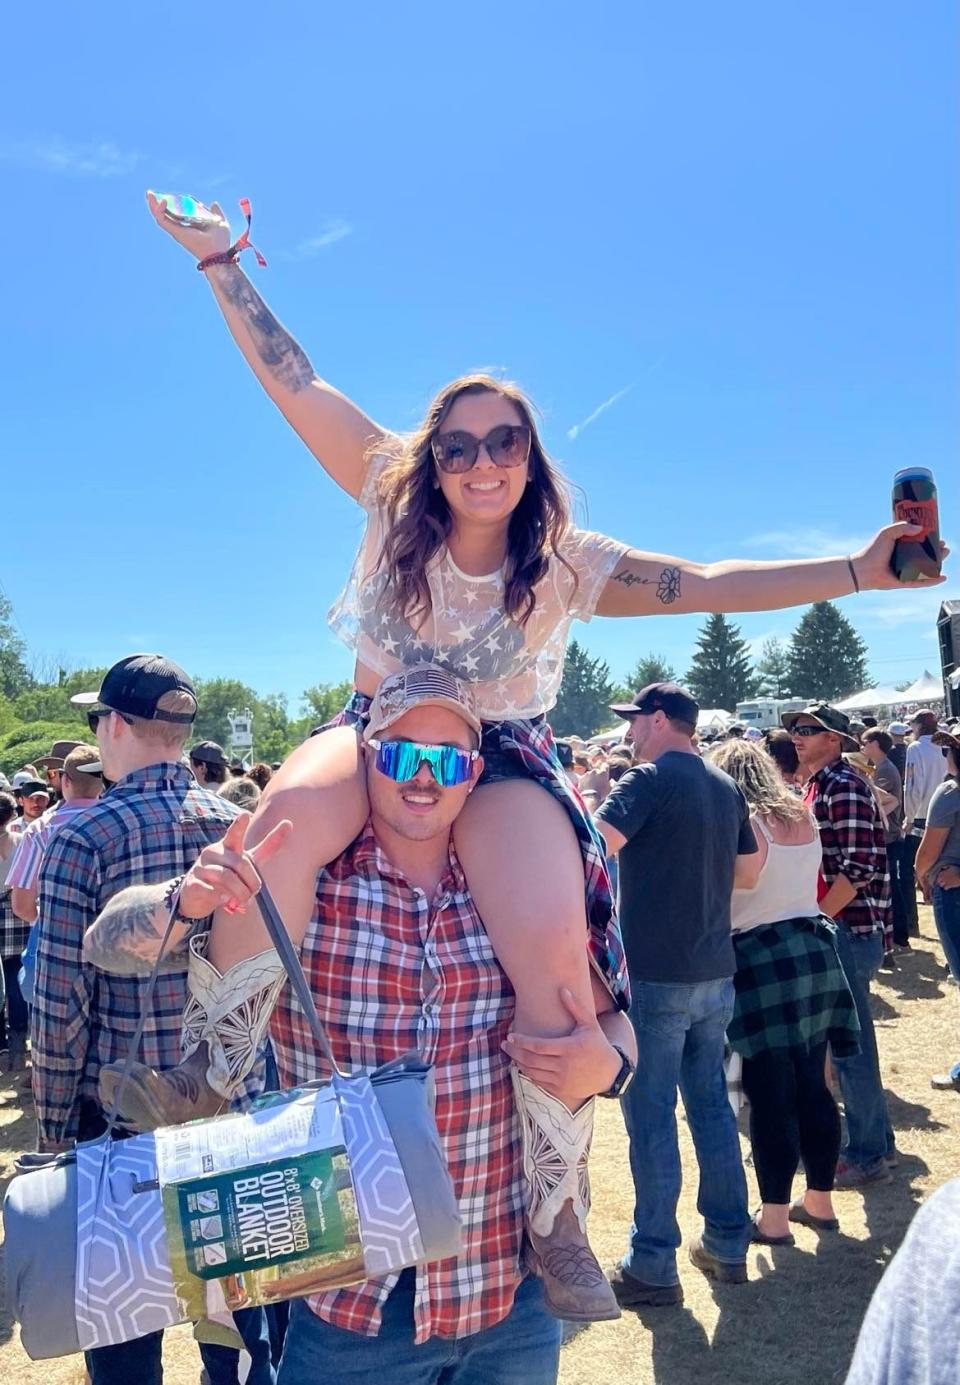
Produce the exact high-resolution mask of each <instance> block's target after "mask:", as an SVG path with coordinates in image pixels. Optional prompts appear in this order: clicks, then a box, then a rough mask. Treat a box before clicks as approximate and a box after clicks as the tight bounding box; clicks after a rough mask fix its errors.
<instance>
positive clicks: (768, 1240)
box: [750, 1212, 797, 1246]
mask: <svg viewBox="0 0 960 1385" xmlns="http://www.w3.org/2000/svg"><path fill="white" fill-rule="evenodd" d="M759 1217H760V1213H759V1212H754V1214H753V1235H752V1236H751V1237H750V1239H751V1241H753V1242H754V1244H755V1245H758V1246H795V1245H796V1244H797V1242H796V1238H795V1237H794V1236H793V1235H792V1234H791V1233H790V1232H789V1231H788V1232H787V1234H786V1235H785V1236H768V1235H767V1234H766V1233H765V1232H763V1231H761V1230H760V1227H759V1225H758V1224H757V1223H758V1218H759Z"/></svg>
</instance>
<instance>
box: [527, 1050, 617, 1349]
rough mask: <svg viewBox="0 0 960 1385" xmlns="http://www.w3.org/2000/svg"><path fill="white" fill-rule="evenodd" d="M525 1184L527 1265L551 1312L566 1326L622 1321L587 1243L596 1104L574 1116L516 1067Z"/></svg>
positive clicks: (587, 1105) (588, 1104)
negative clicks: (537, 1278)
mask: <svg viewBox="0 0 960 1385" xmlns="http://www.w3.org/2000/svg"><path fill="white" fill-rule="evenodd" d="M511 1075H512V1077H513V1091H514V1096H515V1098H516V1103H517V1110H518V1112H519V1114H520V1126H521V1130H522V1132H523V1171H524V1174H525V1175H526V1179H527V1187H528V1194H527V1197H528V1201H527V1236H528V1240H529V1246H530V1249H529V1252H528V1256H527V1259H528V1263H529V1266H530V1268H531V1269H532V1270H533V1271H534V1273H535V1274H537V1275H539V1276H540V1278H541V1279H542V1280H543V1290H544V1300H545V1303H546V1306H547V1308H548V1309H549V1310H550V1312H551V1313H553V1314H554V1315H555V1316H556V1317H558V1318H565V1319H567V1321H569V1322H600V1321H603V1320H604V1319H607V1318H619V1317H620V1308H619V1306H618V1304H617V1300H616V1299H615V1298H614V1295H613V1290H612V1289H611V1287H610V1285H609V1283H608V1282H607V1278H606V1276H605V1275H604V1273H603V1270H602V1269H601V1268H600V1265H599V1263H598V1261H597V1257H596V1256H595V1255H594V1253H593V1251H592V1250H591V1249H590V1244H589V1242H588V1240H587V1213H588V1212H589V1210H590V1179H589V1176H588V1173H587V1157H588V1155H589V1153H590V1141H591V1140H592V1138H593V1108H594V1098H593V1097H591V1098H590V1100H589V1101H587V1102H585V1103H584V1104H583V1106H581V1107H580V1109H579V1111H576V1112H573V1111H571V1110H570V1109H569V1108H568V1107H567V1106H565V1105H564V1104H563V1102H562V1101H559V1100H558V1099H557V1098H556V1097H554V1096H551V1095H550V1094H549V1092H545V1091H544V1090H543V1088H542V1087H538V1086H537V1084H536V1083H535V1082H531V1081H530V1079H529V1077H524V1075H523V1073H522V1072H520V1070H519V1068H517V1067H512V1068H511Z"/></svg>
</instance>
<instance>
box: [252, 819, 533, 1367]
mask: <svg viewBox="0 0 960 1385" xmlns="http://www.w3.org/2000/svg"><path fill="white" fill-rule="evenodd" d="M301 962H302V964H303V970H304V972H305V974H306V977H307V980H308V982H309V984H310V989H311V992H312V993H313V996H314V998H315V1001H316V1005H317V1010H318V1012H319V1014H320V1018H321V1020H322V1021H323V1024H324V1026H325V1028H326V1029H327V1032H328V1033H329V1035H330V1041H331V1044H332V1046H333V1051H334V1053H335V1054H336V1058H337V1062H338V1063H339V1064H340V1065H341V1066H342V1067H344V1068H347V1069H355V1068H374V1067H377V1066H379V1065H380V1064H381V1063H385V1062H388V1061H389V1060H390V1059H392V1058H397V1057H399V1056H400V1055H402V1054H404V1053H408V1052H409V1051H410V1050H411V1049H416V1050H418V1051H419V1053H420V1054H421V1056H422V1057H423V1058H424V1060H425V1061H427V1062H429V1063H432V1064H434V1066H435V1074H436V1083H437V1105H436V1113H437V1126H438V1129H439V1132H440V1139H441V1141H442V1144H443V1148H444V1153H445V1155H446V1158H447V1163H448V1165H449V1168H450V1174H451V1176H452V1179H453V1184H454V1188H455V1189H456V1192H457V1198H458V1201H459V1206H460V1215H461V1217H462V1219H463V1245H462V1249H461V1252H460V1254H459V1256H457V1257H454V1258H451V1259H448V1260H441V1261H436V1262H434V1263H431V1264H427V1265H421V1266H419V1267H418V1269H417V1271H416V1277H417V1288H416V1298H415V1304H414V1318H415V1327H416V1340H417V1342H424V1341H426V1340H427V1338H429V1337H433V1336H439V1337H446V1338H458V1337H465V1336H469V1335H471V1334H472V1333H475V1332H479V1331H480V1330H481V1329H483V1328H487V1327H491V1326H493V1325H494V1324H495V1323H497V1322H500V1321H501V1320H502V1319H503V1318H505V1317H506V1316H507V1314H508V1313H509V1312H510V1309H511V1307H512V1306H513V1298H514V1293H515V1291H516V1288H517V1285H518V1284H519V1282H520V1279H521V1271H520V1265H519V1256H520V1246H521V1240H522V1236H523V1206H524V1185H523V1178H522V1161H521V1148H520V1136H519V1126H518V1122H517V1117H516V1113H515V1110H514V1100H513V1092H512V1089H511V1085H510V1075H509V1060H508V1059H507V1057H506V1055H505V1054H504V1053H503V1052H502V1050H501V1047H500V1045H501V1044H502V1042H503V1040H504V1039H505V1038H506V1035H507V1032H508V1030H509V1026H510V1023H511V1020H512V1018H513V1013H514V999H513V991H512V989H511V986H510V982H509V980H508V979H507V977H506V975H505V974H504V972H503V971H502V969H501V967H500V965H499V963H498V962H497V959H496V956H495V954H494V951H493V948H492V946H491V944H490V940H489V938H488V937H487V934H486V932H485V930H484V927H483V924H482V922H481V920H480V917H479V915H478V913H477V910H476V907H475V906H474V904H473V901H472V899H471V897H470V894H469V892H468V890H467V886H466V882H465V880H464V877H463V873H462V871H461V869H460V866H459V864H458V862H457V859H456V855H455V853H454V850H453V847H452V845H451V847H450V858H449V868H448V871H447V873H446V875H445V877H444V879H443V880H442V882H441V884H440V886H439V888H438V890H437V893H436V895H435V896H434V898H433V899H432V900H430V899H428V898H427V897H426V895H425V894H424V892H423V890H421V889H418V888H414V887H413V886H411V885H410V884H409V882H408V881H407V880H406V878H405V877H404V876H403V875H402V874H401V873H400V872H399V871H398V870H397V869H396V868H395V867H394V866H393V865H392V864H391V863H390V861H388V860H387V858H386V857H385V856H384V854H383V852H382V851H381V849H380V847H379V845H378V843H377V841H376V838H375V837H374V835H373V832H372V830H371V828H370V825H369V824H368V825H367V827H366V828H365V830H364V831H363V832H362V833H361V835H360V836H359V837H358V838H357V839H356V841H355V842H354V843H353V845H352V846H350V847H349V848H348V849H347V851H345V852H344V853H343V855H342V856H340V857H338V858H337V860H336V861H334V862H333V863H332V864H331V865H330V866H328V867H327V868H326V869H325V870H323V871H321V872H320V874H319V876H318V879H317V895H316V906H315V909H314V913H313V917H312V919H311V922H310V926H309V928H308V930H307V935H306V938H305V939H304V943H303V948H302V951H301ZM271 1033H272V1038H273V1043H274V1050H275V1053H276V1058H277V1066H278V1069H279V1072H280V1078H281V1085H282V1086H283V1087H292V1086H298V1085H300V1084H302V1083H304V1082H310V1081H314V1080H316V1079H317V1078H326V1077H329V1075H330V1074H329V1072H328V1071H327V1069H326V1065H325V1063H324V1060H323V1058H322V1057H321V1055H320V1054H319V1053H318V1052H317V1051H316V1044H315V1042H314V1039H313V1037H312V1035H311V1033H310V1029H309V1027H308V1025H307V1022H306V1020H305V1018H304V1015H303V1012H302V1010H301V1009H300V1007H299V1005H298V1003H297V1001H296V999H295V998H294V996H293V994H292V992H291V989H290V988H289V987H285V988H284V990H283V992H282V993H281V997H280V1002H279V1004H278V1007H277V1010H276V1012H275V1014H274V1018H273V1024H272V1030H271ZM397 1278H398V1276H397V1275H388V1276H383V1277H381V1278H377V1279H368V1280H366V1281H364V1282H363V1283H362V1284H359V1285H355V1286H353V1287H350V1288H346V1289H338V1290H333V1291H331V1292H326V1293H322V1294H317V1295H314V1296H312V1297H311V1298H309V1300H308V1302H309V1304H310V1307H311V1308H312V1309H313V1311H314V1312H315V1313H317V1314H318V1315H319V1316H320V1317H321V1318H323V1319H324V1320H325V1321H327V1322H330V1323H333V1324H334V1325H335V1326H337V1327H341V1328H346V1329H347V1330H349V1331H352V1332H357V1333H361V1334H365V1335H367V1336H375V1335H376V1334H377V1332H378V1331H379V1328H380V1323H381V1312H382V1308H383V1304H384V1302H385V1300H386V1298H387V1295H388V1294H389V1292H390V1290H391V1289H392V1288H393V1286H394V1285H395V1284H396V1282H397Z"/></svg>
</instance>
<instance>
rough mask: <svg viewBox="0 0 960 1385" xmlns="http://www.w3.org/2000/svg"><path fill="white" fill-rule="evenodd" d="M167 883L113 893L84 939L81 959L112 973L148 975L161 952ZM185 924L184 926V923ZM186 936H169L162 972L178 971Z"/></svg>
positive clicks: (189, 931) (181, 962)
mask: <svg viewBox="0 0 960 1385" xmlns="http://www.w3.org/2000/svg"><path fill="white" fill-rule="evenodd" d="M166 893H167V884H166V882H164V881H162V882H161V883H160V884H159V885H130V886H129V887H128V888H127V889H125V890H121V891H120V893H119V894H116V895H114V897H113V899H111V900H110V902H109V904H108V905H107V906H106V908H105V909H104V910H103V912H102V913H101V914H100V916H99V918H98V919H97V921H96V923H94V924H93V925H92V926H91V927H90V928H88V929H87V932H86V934H85V936H84V939H83V959H84V961H85V962H89V963H90V965H91V966H94V967H99V968H100V970H101V971H108V972H112V973H113V974H114V975H115V976H149V975H150V972H151V971H152V970H153V966H154V963H155V962H156V960H157V957H158V956H159V955H160V943H161V941H162V939H163V935H164V933H165V932H166V928H167V923H168V920H169V913H168V911H167V906H166V902H165V897H166ZM184 927H186V925H184ZM192 931H193V930H192V929H187V935H186V937H184V936H180V937H178V936H177V934H176V932H174V933H173V934H172V935H171V941H170V942H168V944H167V951H166V952H165V953H164V959H163V966H162V968H161V970H163V971H173V970H176V971H180V970H182V969H183V965H184V956H183V953H184V950H185V948H186V944H187V942H188V941H189V937H190V933H191V932H192Z"/></svg>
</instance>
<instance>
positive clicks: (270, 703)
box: [253, 693, 293, 764]
mask: <svg viewBox="0 0 960 1385" xmlns="http://www.w3.org/2000/svg"><path fill="white" fill-rule="evenodd" d="M290 725H291V723H290V718H289V716H288V715H287V699H286V698H285V697H284V696H283V694H282V693H267V695H266V697H258V698H257V701H256V705H255V706H254V708H253V753H254V754H255V755H256V757H257V759H258V760H266V762H267V764H274V763H275V761H277V760H285V759H286V758H287V756H288V755H289V754H290V751H291V750H292V749H293V744H291V739H290Z"/></svg>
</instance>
